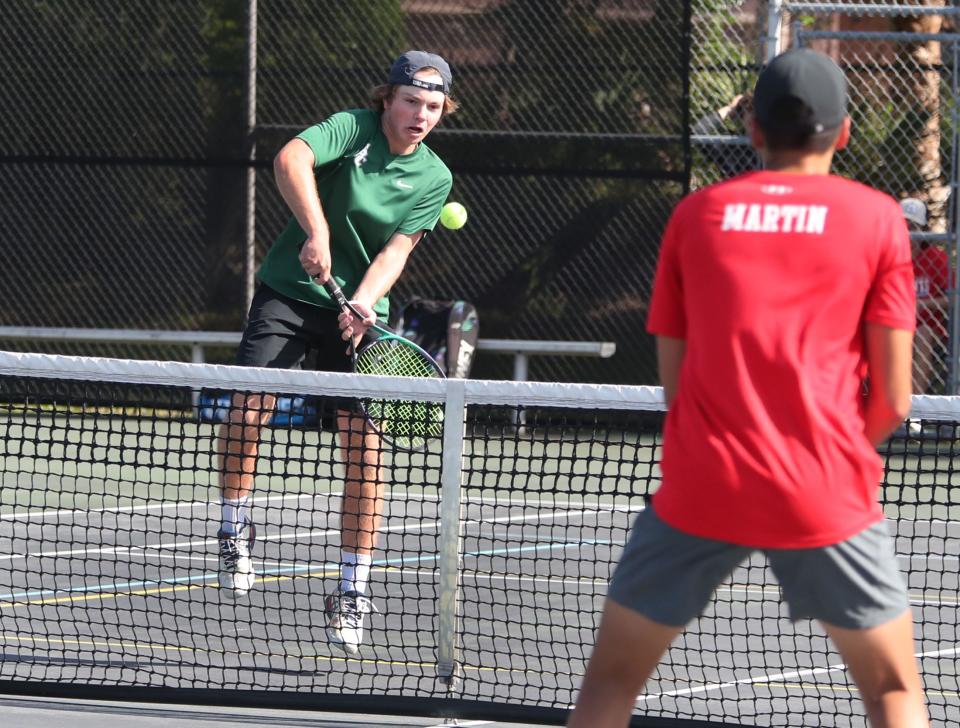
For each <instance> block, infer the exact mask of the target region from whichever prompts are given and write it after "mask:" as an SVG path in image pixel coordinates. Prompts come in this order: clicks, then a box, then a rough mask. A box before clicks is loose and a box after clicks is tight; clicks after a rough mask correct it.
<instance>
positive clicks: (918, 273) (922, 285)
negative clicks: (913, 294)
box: [913, 245, 950, 336]
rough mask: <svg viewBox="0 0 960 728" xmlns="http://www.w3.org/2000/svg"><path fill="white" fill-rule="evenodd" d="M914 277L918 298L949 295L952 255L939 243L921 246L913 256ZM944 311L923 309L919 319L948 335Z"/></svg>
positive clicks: (942, 334)
mask: <svg viewBox="0 0 960 728" xmlns="http://www.w3.org/2000/svg"><path fill="white" fill-rule="evenodd" d="M913 277H914V279H915V280H916V291H917V300H918V301H919V300H920V299H923V298H938V297H940V296H945V295H947V288H949V287H950V257H949V256H948V255H947V251H946V250H944V249H943V248H941V247H939V246H937V245H928V246H927V247H925V248H920V250H918V251H917V254H916V255H915V256H914V258H913ZM944 313H945V312H943V311H934V310H929V309H921V310H918V312H917V321H919V322H921V323H924V324H927V325H928V326H930V327H932V328H933V329H935V330H936V331H937V332H938V333H939V334H940V335H941V336H946V335H947V321H946V316H945V315H944Z"/></svg>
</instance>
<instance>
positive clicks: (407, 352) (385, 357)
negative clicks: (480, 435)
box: [356, 337, 443, 449]
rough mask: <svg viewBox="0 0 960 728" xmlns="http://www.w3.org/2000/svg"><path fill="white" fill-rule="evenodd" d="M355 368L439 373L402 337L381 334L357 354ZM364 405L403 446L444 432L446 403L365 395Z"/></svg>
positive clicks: (403, 373)
mask: <svg viewBox="0 0 960 728" xmlns="http://www.w3.org/2000/svg"><path fill="white" fill-rule="evenodd" d="M356 371H357V372H359V373H361V374H377V375H381V376H393V377H439V376H442V374H441V373H440V372H439V371H438V370H437V368H436V366H435V365H434V364H433V363H432V362H430V361H428V360H427V359H425V358H424V356H423V355H422V354H421V353H420V352H419V351H417V350H416V349H414V348H413V347H411V346H410V345H408V344H407V343H406V342H404V341H403V340H402V339H394V338H386V337H385V338H381V339H378V340H377V341H375V342H373V343H372V344H370V345H369V346H367V347H366V348H365V349H363V350H362V351H360V352H358V354H357V363H356ZM362 404H363V408H364V410H366V413H367V416H368V417H369V418H370V419H371V420H373V422H374V424H375V425H376V426H377V429H378V430H379V431H380V433H381V434H382V435H384V436H385V437H388V438H389V439H390V440H391V441H393V442H394V444H396V445H398V446H400V447H404V448H414V449H418V448H421V447H423V445H424V444H425V442H426V440H427V439H429V438H436V437H440V436H442V434H443V405H441V404H437V403H435V402H417V401H409V400H392V399H364V400H363V402H362Z"/></svg>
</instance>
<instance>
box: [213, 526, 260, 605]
mask: <svg viewBox="0 0 960 728" xmlns="http://www.w3.org/2000/svg"><path fill="white" fill-rule="evenodd" d="M217 539H218V540H219V541H220V572H219V574H218V579H219V582H220V589H221V590H222V591H223V593H224V595H225V596H226V597H227V598H228V599H242V598H243V597H245V596H247V592H249V591H250V589H251V587H252V586H253V584H254V582H255V581H256V580H257V575H256V572H255V571H254V570H253V562H252V561H251V560H250V551H251V550H252V549H253V542H254V539H255V531H254V527H253V524H252V523H250V522H249V521H248V522H246V523H244V524H243V526H241V527H240V531H239V532H238V533H237V534H235V535H234V534H227V533H224V532H223V531H220V532H219V533H218V534H217Z"/></svg>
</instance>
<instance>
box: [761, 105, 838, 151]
mask: <svg viewBox="0 0 960 728" xmlns="http://www.w3.org/2000/svg"><path fill="white" fill-rule="evenodd" d="M757 123H758V124H760V128H761V129H762V130H763V137H764V140H765V141H766V145H767V149H769V150H770V151H772V152H789V151H795V152H818V153H823V152H826V151H828V150H830V149H831V148H832V147H833V145H834V143H835V142H836V141H837V136H838V135H839V134H840V127H839V126H835V127H832V128H830V129H823V130H822V131H817V128H816V125H815V124H814V121H813V109H811V108H810V107H809V106H807V105H806V104H805V103H804V102H803V101H801V100H800V99H798V98H796V97H794V96H784V97H783V98H780V99H777V100H776V101H774V102H773V104H772V105H771V106H770V110H769V113H768V114H767V119H766V121H765V122H760V121H759V120H757Z"/></svg>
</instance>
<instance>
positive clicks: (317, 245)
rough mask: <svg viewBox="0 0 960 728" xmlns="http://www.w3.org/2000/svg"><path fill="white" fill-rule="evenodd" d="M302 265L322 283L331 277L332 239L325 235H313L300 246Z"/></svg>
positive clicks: (315, 279)
mask: <svg viewBox="0 0 960 728" xmlns="http://www.w3.org/2000/svg"><path fill="white" fill-rule="evenodd" d="M300 265H302V266H303V269H304V270H305V271H306V272H307V275H309V276H310V277H311V278H313V279H314V281H315V282H316V283H318V284H320V285H323V284H324V283H326V281H327V279H328V278H329V277H330V240H329V238H328V237H327V236H326V235H324V236H320V235H311V236H310V237H308V238H307V241H306V242H305V243H304V244H303V247H302V248H300Z"/></svg>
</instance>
